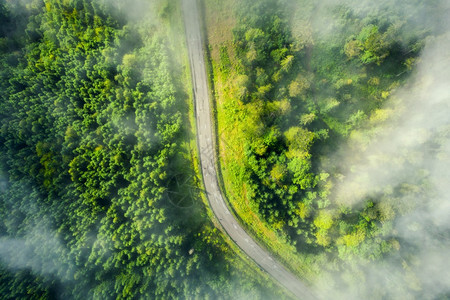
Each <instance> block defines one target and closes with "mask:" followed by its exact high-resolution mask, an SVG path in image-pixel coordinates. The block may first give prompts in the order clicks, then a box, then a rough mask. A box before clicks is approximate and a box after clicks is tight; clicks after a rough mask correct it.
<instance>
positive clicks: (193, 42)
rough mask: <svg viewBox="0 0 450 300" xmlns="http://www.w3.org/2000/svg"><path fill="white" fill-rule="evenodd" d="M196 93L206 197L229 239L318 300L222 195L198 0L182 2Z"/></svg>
mask: <svg viewBox="0 0 450 300" xmlns="http://www.w3.org/2000/svg"><path fill="white" fill-rule="evenodd" d="M182 5H183V13H184V23H185V27H186V38H187V45H188V52H189V61H190V65H191V74H192V81H193V82H192V83H193V89H194V101H195V114H196V122H197V144H198V147H199V150H200V164H201V169H202V174H203V181H204V185H205V190H206V194H207V197H208V201H209V204H210V206H211V208H212V211H213V212H214V214H215V215H216V217H217V219H218V220H219V222H220V224H221V225H222V227H223V229H224V230H225V231H226V232H227V234H228V235H229V236H230V238H231V239H232V240H233V241H234V242H235V243H236V244H237V245H238V246H239V248H241V249H242V250H243V251H244V252H245V253H246V254H247V255H248V256H249V257H250V258H252V259H253V261H255V262H256V263H257V264H258V265H259V266H260V267H261V268H262V269H263V270H265V271H266V272H267V273H269V274H270V275H271V276H272V277H273V278H274V279H275V280H277V281H278V282H279V283H280V284H281V285H282V286H284V287H285V288H286V289H287V290H289V291H290V292H291V293H292V294H293V295H295V296H296V297H297V298H299V299H315V297H314V296H313V295H312V293H311V292H310V290H309V288H308V287H307V286H306V285H305V284H304V283H303V282H302V281H300V280H299V279H298V278H297V277H296V276H294V275H293V274H292V273H291V272H290V271H288V270H287V269H286V268H285V267H284V266H282V265H281V264H280V263H279V262H277V261H276V260H275V258H273V257H272V256H271V255H270V253H269V252H268V251H267V250H265V249H263V248H261V247H260V246H259V245H258V244H257V243H256V242H255V241H254V240H253V239H252V238H251V237H250V236H249V235H248V234H247V232H245V230H244V229H243V228H242V227H241V226H240V225H239V223H238V222H237V220H236V219H235V218H234V216H233V215H232V214H231V213H230V210H229V209H228V207H227V205H226V203H225V199H224V197H223V195H222V194H221V192H220V189H219V185H218V181H217V173H216V169H215V157H214V155H215V153H214V143H213V138H214V134H213V126H212V120H211V107H210V100H209V94H208V85H207V77H206V68H205V60H204V57H205V56H204V50H203V41H202V35H201V27H200V16H199V13H198V6H197V1H196V0H182Z"/></svg>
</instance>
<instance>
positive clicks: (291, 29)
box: [204, 0, 446, 297]
mask: <svg viewBox="0 0 450 300" xmlns="http://www.w3.org/2000/svg"><path fill="white" fill-rule="evenodd" d="M400 2H401V1H400ZM204 3H205V8H204V10H205V19H206V26H205V27H206V32H207V36H208V42H209V50H210V51H209V53H210V63H211V66H212V76H213V82H214V87H215V91H214V96H215V100H214V101H215V102H216V121H217V136H218V153H219V166H220V171H221V175H222V178H221V180H222V182H223V185H224V188H225V191H226V195H227V198H228V200H229V201H230V204H231V206H232V207H233V210H234V211H235V213H236V215H237V216H238V218H239V219H241V221H242V223H243V225H244V226H246V227H247V228H248V229H249V230H250V231H251V232H252V233H253V235H254V236H255V237H256V238H257V239H258V240H259V241H261V243H262V244H264V245H266V247H267V248H268V249H270V250H271V251H273V252H274V253H276V254H277V255H278V256H279V258H280V260H282V261H284V263H285V265H286V266H288V267H290V268H291V269H292V270H293V271H294V272H295V273H297V274H298V275H300V276H301V277H302V278H304V279H307V280H309V281H311V282H314V283H315V284H316V285H319V286H320V284H326V285H328V286H334V287H335V288H337V289H339V288H343V287H346V286H348V285H350V286H355V283H356V282H363V281H364V280H367V281H369V280H371V278H369V277H364V276H365V275H364V274H365V273H366V269H365V268H366V267H369V262H371V261H380V263H381V264H383V263H386V264H389V263H394V262H395V263H399V264H400V265H403V270H401V271H399V274H395V276H399V278H402V279H401V280H402V281H401V282H400V283H399V284H398V287H395V288H396V289H397V290H398V292H399V293H403V295H407V297H420V295H423V294H422V293H426V291H425V290H422V288H421V285H420V282H419V280H418V279H417V278H418V276H419V275H420V274H417V273H414V271H413V269H414V268H413V267H412V266H413V265H415V264H420V262H419V261H420V255H421V254H420V253H419V252H418V251H415V250H416V249H415V248H414V246H412V245H410V244H409V243H408V242H407V241H404V240H402V238H401V237H399V235H398V234H397V232H396V230H395V225H396V224H398V222H399V218H401V217H402V216H404V215H405V214H407V213H409V212H411V211H414V210H415V209H418V208H420V207H421V205H423V203H424V201H425V200H424V199H427V197H430V196H431V195H432V191H431V189H429V177H428V173H427V172H428V171H424V168H423V165H422V164H423V162H424V161H423V160H422V159H420V158H418V157H417V155H418V154H417V151H416V150H417V149H414V150H411V149H407V148H405V149H404V151H403V150H402V151H403V153H402V156H401V158H399V157H397V158H393V157H389V154H392V153H383V151H382V149H381V151H378V152H375V153H372V154H371V156H369V154H370V153H371V152H370V146H371V145H372V144H371V142H372V141H373V140H375V139H376V138H377V137H382V136H383V134H384V132H383V131H384V129H386V128H389V126H390V124H392V123H395V122H397V121H398V120H399V119H400V117H401V111H402V108H401V107H403V106H404V105H407V104H405V103H406V102H405V101H404V102H402V99H401V97H395V96H393V95H396V94H395V93H396V92H397V91H399V90H402V89H404V86H405V84H406V82H407V80H408V79H409V78H410V77H411V75H412V74H413V73H414V71H415V70H416V66H417V65H418V64H419V63H420V55H421V53H422V51H423V49H424V46H425V44H426V42H427V41H429V40H432V39H433V38H436V37H437V36H439V35H441V34H443V33H445V30H446V29H445V28H441V27H440V24H443V23H445V21H444V20H445V16H444V14H443V13H442V12H440V11H439V10H440V7H442V6H441V4H440V2H439V1H435V2H433V3H431V2H428V1H415V2H414V5H415V6H414V7H415V9H414V11H413V12H411V10H409V9H408V8H407V7H408V6H404V5H399V3H398V2H395V1H394V2H393V3H390V2H389V3H388V2H383V3H381V4H379V5H373V6H371V5H364V4H363V5H361V6H358V5H355V6H352V5H351V3H352V2H351V1H350V2H349V1H343V2H342V3H341V4H339V5H331V4H330V5H328V6H327V5H325V4H324V5H320V4H318V3H317V4H315V2H314V1H296V2H294V1H276V0H262V1H249V0H248V1H233V0H225V1H218V0H205V2H204ZM444 6H445V5H444ZM423 12H427V14H429V15H431V16H433V18H434V20H433V22H431V21H429V20H426V19H425V18H423V16H422V13H423ZM422 18H423V19H422ZM417 20H420V21H419V22H418V21H417ZM408 88H411V87H408ZM386 131H387V130H386ZM444 131H445V130H444ZM428 134H429V135H428V136H431V138H430V139H429V140H428V141H427V143H428V144H427V145H428V146H429V147H431V145H435V146H436V148H433V149H438V148H441V151H442V147H443V145H445V142H443V141H442V140H441V141H437V139H438V137H437V136H438V134H437V133H436V132H434V131H431V130H430V131H429V132H428ZM440 134H442V133H440ZM392 143H393V144H395V143H396V142H395V141H393V142H392ZM438 145H440V146H438ZM427 149H428V148H427ZM436 151H438V150H436ZM349 153H350V154H352V156H353V157H352V159H353V160H352V161H353V165H350V164H345V162H346V161H348V155H349ZM367 153H369V154H367ZM430 153H432V154H430V155H437V154H436V153H438V152H430ZM368 158H369V159H371V162H376V163H378V164H379V165H384V164H389V163H387V162H388V161H389V160H390V159H392V160H395V159H397V160H396V161H395V162H392V163H393V164H395V165H396V166H397V170H401V172H400V171H399V173H401V174H402V175H401V176H403V177H401V176H400V174H399V176H398V178H401V179H396V180H397V181H396V182H395V183H393V184H392V185H389V184H386V185H385V186H383V187H382V188H379V187H378V189H376V190H370V191H366V190H364V189H365V188H368V187H367V186H364V185H358V183H357V182H358V180H357V178H356V179H355V180H354V181H355V184H354V185H352V186H351V187H350V188H347V189H346V190H343V189H341V186H342V183H343V182H346V181H345V180H346V177H350V175H348V174H353V173H355V174H358V173H357V172H356V171H355V168H356V167H357V166H358V165H361V164H363V165H364V163H366V161H364V160H366V159H368ZM387 169H389V168H387ZM425 169H426V168H425ZM413 170H414V171H413ZM407 172H410V173H408V175H407V176H405V173H407ZM355 176H356V175H355ZM379 176H380V177H382V176H386V178H389V175H387V174H386V175H381V174H380V175H379ZM354 198H356V199H358V201H356V200H355V202H352V201H353V200H352V199H354ZM405 199H407V200H405ZM387 262H389V263H387ZM318 278H321V279H323V281H320V282H318ZM324 278H325V279H324ZM324 281H327V282H326V283H325V282H324ZM380 282H384V281H382V280H380V281H379V282H377V283H374V285H373V286H370V289H371V291H372V292H374V293H375V294H373V295H372V296H374V297H378V296H379V297H383V295H384V296H386V294H385V293H386V292H383V288H382V286H381V285H380V286H377V285H376V284H380ZM356 289H358V287H357V286H356ZM375 291H376V292H375ZM405 297H406V296H405Z"/></svg>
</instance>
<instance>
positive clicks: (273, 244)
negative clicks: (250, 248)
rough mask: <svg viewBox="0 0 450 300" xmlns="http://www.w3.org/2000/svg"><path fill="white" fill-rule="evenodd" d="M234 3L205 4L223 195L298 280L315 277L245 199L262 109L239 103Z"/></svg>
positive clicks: (232, 0)
mask: <svg viewBox="0 0 450 300" xmlns="http://www.w3.org/2000/svg"><path fill="white" fill-rule="evenodd" d="M235 3H236V2H235V0H228V1H217V0H206V1H205V16H206V18H205V19H206V28H208V32H207V40H208V43H209V49H210V53H209V54H210V57H209V60H208V61H209V63H210V66H209V70H208V71H209V72H211V73H210V74H211V76H212V80H213V84H211V86H212V87H214V88H215V89H214V92H215V93H214V96H215V97H214V98H215V100H216V103H214V104H215V110H214V111H215V116H214V117H215V123H216V124H215V125H216V128H217V130H216V134H217V141H218V143H217V148H218V150H217V152H218V156H217V157H218V158H219V159H218V164H219V167H218V169H219V172H218V175H219V177H220V178H219V182H220V185H221V189H222V192H224V195H226V196H227V199H228V201H229V204H230V205H231V207H232V212H233V213H234V214H235V216H237V218H238V219H239V220H240V221H241V224H242V225H243V226H244V228H246V230H247V231H248V232H250V234H251V235H252V236H253V237H255V238H256V240H257V241H259V242H260V243H261V244H263V245H265V247H266V248H268V249H269V250H270V251H271V252H272V253H274V254H275V255H276V256H277V257H278V258H279V260H280V261H282V262H283V263H284V265H286V266H287V267H288V268H290V269H291V270H292V271H293V272H295V273H296V274H298V275H299V276H301V277H303V278H306V279H308V278H309V279H310V278H312V276H313V273H315V272H313V270H312V269H310V267H309V264H308V262H307V260H308V257H306V256H303V255H301V254H299V253H298V252H297V251H296V249H295V247H294V246H293V245H291V244H290V242H289V241H288V239H287V237H286V236H285V235H284V234H282V233H281V231H277V230H276V228H270V227H269V226H268V225H267V224H266V223H265V222H263V221H262V220H261V218H260V217H259V216H258V215H257V214H256V213H255V210H254V209H253V208H252V205H251V203H249V201H248V199H247V197H246V195H247V190H246V180H245V176H243V175H242V174H243V172H242V171H243V169H244V167H245V165H244V157H243V154H244V148H243V145H244V143H245V141H246V138H245V136H244V132H245V130H246V126H251V125H252V124H251V123H252V115H253V114H254V113H255V112H256V111H257V110H258V108H257V107H255V108H254V110H253V111H252V110H250V109H248V108H245V107H244V106H243V105H241V104H240V103H239V101H237V100H235V99H236V95H237V94H238V92H239V91H237V90H236V87H237V86H239V84H237V81H238V80H239V76H238V73H237V71H236V70H238V69H239V65H238V63H237V62H236V61H235V59H234V57H235V56H234V52H233V44H232V39H233V37H232V33H231V32H232V28H233V27H234V20H233V12H234V9H235Z"/></svg>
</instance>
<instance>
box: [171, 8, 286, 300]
mask: <svg viewBox="0 0 450 300" xmlns="http://www.w3.org/2000/svg"><path fill="white" fill-rule="evenodd" d="M200 7H201V6H200ZM173 16H174V17H173V20H171V22H172V24H174V25H175V26H176V27H177V30H176V31H175V32H184V23H183V22H182V20H183V17H182V12H181V5H177V12H176V13H174V15H173ZM175 34H176V35H177V33H175ZM202 34H203V35H204V36H203V38H204V39H206V38H207V37H206V34H204V32H202ZM175 38H179V37H178V36H175ZM182 40H183V43H182V49H181V51H180V49H178V52H179V53H180V54H179V59H180V63H181V65H182V66H183V71H184V75H183V77H182V78H183V86H184V87H185V93H186V95H187V97H186V100H187V105H188V109H189V113H188V120H185V123H184V124H189V128H188V129H187V130H186V137H185V138H186V140H187V141H188V142H187V143H186V144H185V150H186V151H187V152H188V153H189V159H190V161H191V164H192V165H191V167H192V170H194V172H195V175H194V178H195V179H196V180H195V184H196V186H197V187H198V189H199V190H203V189H204V185H203V175H202V172H201V167H200V157H199V150H198V149H199V148H198V145H197V126H196V119H195V106H194V95H193V87H192V77H191V72H190V67H189V55H188V51H187V45H186V40H185V38H184V37H183V38H182ZM205 54H206V55H205V56H206V57H205V61H206V66H207V74H212V72H211V69H210V67H211V65H210V64H209V60H208V57H210V55H209V52H208V50H206V52H205ZM208 81H209V82H208V84H209V87H210V89H209V90H210V91H213V90H214V88H213V86H212V84H213V78H212V77H211V76H210V77H208ZM210 99H213V95H210ZM211 104H212V105H213V106H212V107H213V112H215V107H214V101H211ZM213 115H214V113H213ZM198 198H200V199H201V200H202V202H203V204H204V206H205V208H206V213H207V217H208V218H209V220H211V222H212V223H213V225H214V226H215V227H216V228H219V229H220V230H221V232H222V233H223V234H221V235H220V237H221V238H222V239H223V241H224V242H225V243H226V245H227V246H228V247H222V249H223V250H224V251H225V254H226V257H227V260H229V261H232V262H233V265H234V266H235V268H236V269H237V270H238V271H239V272H240V273H243V274H247V275H248V278H252V279H253V280H255V281H256V282H257V283H259V284H261V285H262V286H266V287H272V289H273V290H274V292H275V291H276V290H275V286H274V285H273V281H272V278H271V277H270V276H269V275H268V274H267V273H265V272H263V271H262V270H261V269H260V268H259V267H257V266H256V265H255V264H254V263H253V261H252V260H251V259H250V258H249V257H248V256H247V255H246V254H245V253H243V251H242V250H241V249H240V248H239V247H238V246H237V245H236V244H235V243H234V241H233V240H231V238H230V237H229V236H228V234H226V232H225V231H224V229H223V228H222V227H221V225H220V223H219V221H218V220H217V218H216V216H215V214H214V213H213V211H212V210H211V208H210V206H209V202H208V199H207V197H206V194H205V193H204V192H199V193H198ZM227 250H228V251H227ZM235 254H237V257H236V256H235ZM256 274H257V276H255V275H256ZM276 292H277V293H278V294H279V296H280V297H281V298H286V296H287V295H286V294H284V289H282V290H278V291H276Z"/></svg>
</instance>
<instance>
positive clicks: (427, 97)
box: [311, 1, 450, 299]
mask: <svg viewBox="0 0 450 300" xmlns="http://www.w3.org/2000/svg"><path fill="white" fill-rule="evenodd" d="M383 3H384V2H383V1H382V2H368V1H358V2H356V1H340V2H339V3H338V2H337V1H335V2H333V1H331V2H330V1H328V2H321V5H320V6H319V8H318V9H317V12H316V15H315V17H316V19H315V20H312V21H311V26H312V30H314V31H315V32H316V34H318V35H319V36H321V38H325V39H326V38H327V37H331V36H332V35H333V30H336V28H335V26H334V25H335V23H334V22H333V21H330V20H328V21H326V22H325V20H326V19H327V18H328V17H329V12H330V11H331V9H332V7H335V6H336V5H339V4H345V5H349V6H351V7H352V8H354V9H355V10H354V12H355V13H356V14H358V13H359V14H360V16H361V18H363V17H364V15H365V13H366V11H368V10H369V9H373V8H374V7H375V8H379V9H381V7H382V5H383ZM396 4H398V6H399V9H401V10H403V14H404V15H405V16H409V17H410V18H411V19H412V20H413V22H412V23H413V24H417V25H418V24H422V25H423V27H424V28H427V29H428V30H430V28H433V27H435V28H437V29H435V32H433V33H434V37H431V38H428V39H427V41H426V45H425V48H424V50H423V51H422V53H421V55H420V59H419V63H418V64H417V66H416V67H415V68H414V71H413V73H412V75H411V77H410V78H409V79H408V80H407V82H406V84H405V85H404V86H402V87H400V88H398V89H397V90H396V91H395V93H393V94H392V95H391V96H390V97H389V98H388V99H387V102H386V104H385V105H384V107H382V108H381V110H380V111H379V112H378V113H379V114H380V115H381V114H383V116H384V117H382V118H379V119H378V120H376V119H377V118H376V116H375V115H372V116H371V117H369V121H368V122H369V123H370V126H369V127H367V128H364V127H363V128H362V129H361V130H359V131H358V132H356V134H353V135H352V136H350V139H349V142H348V143H345V144H343V145H341V147H340V151H338V153H336V154H335V155H334V156H332V157H331V158H330V161H341V163H340V167H341V170H343V171H342V174H332V175H334V176H335V178H337V179H336V182H337V184H336V186H335V187H334V194H332V196H331V198H332V199H333V200H332V201H334V203H335V204H337V205H339V206H344V207H351V208H355V209H358V208H362V207H363V205H365V204H366V203H367V201H368V200H370V201H373V202H375V203H377V202H378V201H380V202H382V201H390V203H391V204H392V205H393V207H395V210H396V211H397V217H396V219H395V221H394V223H393V224H394V225H393V228H392V230H391V231H390V232H391V234H390V236H385V237H384V238H386V239H389V238H392V239H396V240H398V241H400V247H403V246H405V247H407V249H408V250H407V251H411V253H408V252H407V251H403V252H402V251H401V250H402V249H401V250H400V252H399V253H401V254H400V256H399V255H398V254H396V253H395V250H394V253H392V254H391V255H387V256H385V258H384V259H382V260H379V261H375V262H374V261H370V260H366V259H362V258H360V259H355V261H354V262H353V263H352V264H348V265H347V267H346V268H347V269H346V270H344V271H343V272H342V273H345V274H346V275H344V277H345V276H347V275H348V274H351V275H348V276H352V277H353V279H352V280H349V282H353V284H351V285H346V284H339V282H342V276H336V275H330V274H328V273H325V274H323V276H322V277H321V276H319V278H318V279H317V282H316V286H317V289H316V292H317V294H319V295H322V296H323V298H325V299H331V298H333V299H380V298H383V297H384V298H386V299H412V298H413V295H412V294H410V293H408V289H410V290H413V291H415V292H417V293H418V294H419V295H421V296H420V297H421V298H422V299H435V298H438V297H445V296H444V295H448V294H449V293H450V271H449V270H450V263H449V259H448V256H449V254H450V253H449V249H450V236H449V232H450V219H449V217H450V196H449V194H448V187H449V183H450V156H449V155H450V118H449V116H450V88H449V87H450V53H449V51H448V49H449V47H450V26H449V22H448V18H446V19H445V18H442V16H440V15H430V14H427V12H426V11H425V12H421V11H417V9H415V7H414V5H413V4H408V3H404V1H397V2H396ZM393 5H395V3H393ZM449 7H450V1H441V2H439V1H438V2H436V8H437V9H441V10H442V12H445V11H447V12H448V10H449ZM379 13H380V14H384V15H389V11H386V12H383V11H379ZM443 15H445V13H444V14H443ZM402 30H403V31H405V32H402V34H403V35H407V30H408V28H402ZM374 125H376V126H375V129H373V128H374ZM386 199H390V200H386ZM336 217H338V216H336ZM333 255H334V256H335V257H338V256H339V254H338V253H332V254H331V256H333ZM358 272H361V273H360V274H359V275H358Z"/></svg>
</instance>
